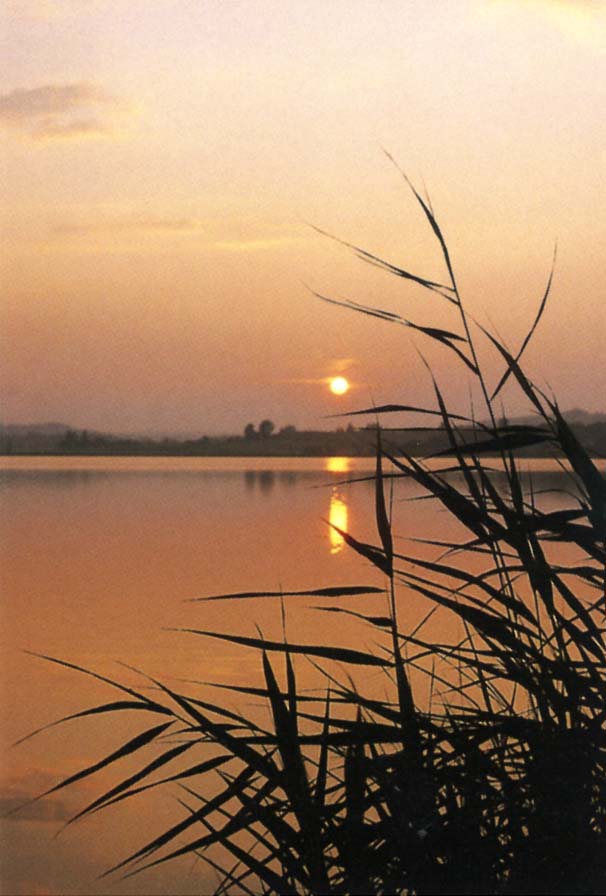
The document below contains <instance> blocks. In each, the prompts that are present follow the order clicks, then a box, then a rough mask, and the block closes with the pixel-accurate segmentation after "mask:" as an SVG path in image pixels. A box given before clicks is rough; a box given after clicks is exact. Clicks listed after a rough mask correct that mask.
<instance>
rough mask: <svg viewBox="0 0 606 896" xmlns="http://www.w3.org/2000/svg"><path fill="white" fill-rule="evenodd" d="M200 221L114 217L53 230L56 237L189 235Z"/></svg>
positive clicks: (199, 225) (64, 225)
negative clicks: (147, 234) (144, 234)
mask: <svg viewBox="0 0 606 896" xmlns="http://www.w3.org/2000/svg"><path fill="white" fill-rule="evenodd" d="M201 227H202V225H201V223H200V221H198V220H196V219H195V218H168V217H146V216H143V215H141V216H133V217H128V216H126V217H116V218H102V217H101V218H98V219H96V220H92V221H84V222H80V223H74V224H58V225H57V226H56V227H54V228H53V233H54V234H55V235H56V236H86V235H87V234H121V233H135V232H136V233H191V232H193V231H196V230H200V229H201Z"/></svg>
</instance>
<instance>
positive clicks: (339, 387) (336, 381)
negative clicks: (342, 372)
mask: <svg viewBox="0 0 606 896" xmlns="http://www.w3.org/2000/svg"><path fill="white" fill-rule="evenodd" d="M348 389H349V383H348V382H347V380H346V379H345V377H344V376H335V377H334V378H333V379H332V380H331V381H330V391H331V392H332V393H333V395H345V393H346V392H347V391H348Z"/></svg>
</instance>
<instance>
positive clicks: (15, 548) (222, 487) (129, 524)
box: [0, 457, 562, 896]
mask: <svg viewBox="0 0 606 896" xmlns="http://www.w3.org/2000/svg"><path fill="white" fill-rule="evenodd" d="M522 465H523V467H528V468H529V469H532V470H533V471H534V473H535V474H536V481H537V483H538V484H540V485H541V486H542V487H543V488H546V489H549V488H551V487H553V486H554V485H557V484H559V483H560V481H561V475H562V474H560V473H558V472H557V468H556V467H555V466H554V465H553V463H552V462H550V461H543V460H533V461H524V462H523V464H522ZM372 471H373V461H372V460H370V459H351V458H313V459H311V458H288V459H276V458H267V459H265V458H252V459H247V458H230V459H228V458H199V459H198V458H15V457H12V458H3V459H1V460H0V494H1V501H2V537H1V540H0V552H1V557H0V559H1V561H2V566H1V569H2V572H1V586H2V598H3V599H2V608H3V609H2V638H3V657H4V659H3V697H4V700H3V704H4V718H3V735H2V738H3V743H2V772H3V791H2V804H3V807H4V810H5V811H6V810H8V809H11V808H13V807H14V806H16V805H17V804H18V803H21V802H23V801H24V800H26V799H28V798H31V797H32V796H35V795H36V794H38V793H40V792H42V791H44V790H46V789H48V788H49V787H51V786H52V785H53V784H55V783H57V782H58V781H59V780H60V779H61V778H62V777H66V776H67V775H69V774H71V773H72V772H74V771H75V770H77V769H78V768H80V767H81V766H82V765H84V764H86V763H87V762H92V761H94V760H95V759H98V758H100V757H101V756H102V755H104V754H105V753H109V752H111V750H113V749H115V748H116V747H117V746H119V745H120V744H121V743H122V741H123V739H124V732H125V731H128V730H129V728H128V725H129V722H128V721H122V722H121V721H120V720H114V719H111V718H109V717H107V716H105V717H99V718H96V719H95V718H93V719H84V720H78V721H72V722H68V723H66V724H65V725H64V726H61V727H60V728H58V729H55V730H51V731H49V732H45V733H42V734H40V735H38V736H37V737H35V738H33V739H31V740H28V741H27V742H25V743H24V744H22V745H21V746H18V747H13V748H11V747H10V744H11V743H12V742H13V741H15V740H17V739H18V738H21V737H23V736H24V735H25V734H27V733H28V732H30V731H31V730H33V729H34V728H37V727H39V726H42V725H45V724H48V723H50V722H52V721H53V720H55V719H57V718H59V717H60V716H62V715H66V714H68V713H72V712H77V711H79V710H81V709H84V708H86V707H88V706H92V705H94V704H95V703H102V702H106V701H108V700H111V699H115V696H116V692H115V691H112V690H111V689H109V688H108V687H107V686H104V685H102V684H100V683H99V682H98V681H95V680H94V679H92V678H89V677H85V676H83V675H81V674H78V673H76V672H73V671H69V670H67V669H63V668H59V667H57V666H54V665H51V664H49V663H47V662H44V661H42V660H40V659H37V658H35V657H32V656H31V655H29V654H27V653H24V652H23V651H31V652H35V653H43V654H47V655H51V656H53V657H57V658H60V659H62V660H66V661H69V662H72V663H75V664H78V665H82V666H85V667H87V668H90V669H94V670H95V671H96V672H99V673H102V674H105V675H108V676H110V677H115V678H119V679H120V680H121V681H125V682H128V683H130V684H133V683H136V686H137V687H141V686H143V687H148V686H149V682H147V681H145V680H142V679H141V678H140V677H138V675H137V673H136V672H134V671H132V670H128V669H125V668H124V667H121V666H120V665H119V663H120V662H124V663H128V664H129V665H130V666H133V667H136V668H137V669H139V670H142V671H143V672H145V673H147V674H149V675H151V676H156V677H158V678H160V679H162V680H164V681H166V682H167V683H169V684H170V683H174V682H175V681H176V680H177V679H187V680H190V681H194V682H210V681H214V682H224V683H228V684H234V685H238V684H239V685H242V684H248V683H251V682H260V671H261V670H260V656H259V655H258V653H257V652H256V651H252V650H249V649H247V648H241V647H238V646H236V645H227V644H226V645H224V644H221V643H220V642H218V641H215V640H210V639H208V638H203V637H200V636H196V635H192V634H189V633H184V632H179V631H170V629H179V628H196V629H208V630H214V631H220V632H229V633H235V634H243V635H252V636H255V635H256V634H257V629H256V625H258V626H259V627H260V629H261V630H262V631H263V634H264V635H265V636H267V637H278V638H279V637H281V620H280V606H279V602H278V601H277V600H276V599H253V600H250V601H237V602H236V601H234V602H231V603H222V602H216V603H214V602H211V603H203V602H200V603H196V602H191V599H192V598H197V597H203V596H208V595H214V594H223V593H229V592H239V591H251V590H253V591H260V590H263V589H267V590H268V591H279V590H294V589H311V588H317V587H326V586H332V585H343V584H347V585H364V584H368V585H375V586H376V585H379V586H382V585H383V582H382V577H381V575H380V574H379V573H378V571H377V570H375V569H374V568H372V567H370V565H369V564H368V563H367V562H366V561H364V560H362V559H361V558H360V557H359V556H357V555H356V554H355V553H353V552H352V551H351V550H350V549H349V548H347V547H346V546H345V545H344V544H343V540H342V538H341V537H340V536H339V534H338V533H337V532H336V531H335V530H334V529H331V527H330V526H329V525H328V522H332V523H333V524H334V525H336V526H338V527H339V528H343V529H348V530H349V531H351V532H352V534H354V535H355V536H356V537H357V538H359V539H360V540H362V541H369V542H371V543H373V542H375V541H376V535H375V528H374V491H373V485H372V482H368V481H367V482H357V483H347V482H346V481H345V480H347V479H349V478H359V477H364V476H368V475H372ZM418 496H419V493H418V491H417V490H416V489H415V487H414V486H413V485H411V484H410V483H409V482H404V483H398V487H397V489H396V491H395V495H394V519H395V525H394V531H395V533H396V534H397V535H398V540H397V541H396V550H400V551H402V552H410V553H415V552H416V553H417V554H420V553H421V552H423V551H427V550H428V549H427V548H426V547H424V546H421V545H418V544H414V543H411V542H410V541H408V540H407V539H410V538H413V537H419V536H423V537H426V536H427V537H436V538H441V539H449V538H459V537H461V540H462V538H463V536H464V530H462V529H460V528H458V527H457V528H455V527H453V525H452V523H451V521H450V520H449V518H448V516H446V515H445V514H444V513H440V512H439V511H438V510H437V509H436V506H435V504H434V502H432V501H425V500H423V501H415V500H411V499H414V498H416V497H418ZM544 500H545V501H546V502H547V503H548V504H549V503H550V502H551V501H552V500H553V499H552V498H551V497H550V496H549V495H547V496H546V497H545V498H544ZM399 600H400V606H399V613H400V624H401V627H402V628H405V627H406V626H407V625H410V627H411V628H412V627H413V626H414V625H415V624H416V623H417V622H418V621H419V620H420V619H421V618H422V617H423V615H424V613H425V612H426V610H427V609H428V607H427V603H426V602H424V600H423V598H420V597H415V596H413V595H410V594H406V595H400V598H399ZM320 603H322V601H320V600H319V599H318V598H295V599H293V600H291V601H290V602H288V603H287V618H286V626H287V634H288V637H289V639H290V640H291V641H293V642H301V643H314V642H315V643H324V644H328V643H331V644H339V645H342V646H357V647H361V648H364V647H372V645H373V644H374V643H375V642H376V641H377V640H378V638H379V636H378V635H377V634H376V629H371V628H369V627H368V626H366V625H364V624H363V623H359V622H356V621H353V620H352V621H345V622H344V620H347V617H345V616H343V615H342V614H330V613H319V612H318V611H315V610H313V607H314V605H317V604H320ZM324 603H325V602H324ZM340 605H343V604H340ZM348 606H351V607H352V608H353V609H356V610H358V611H367V610H369V608H370V611H371V612H375V613H379V614H384V612H385V599H384V597H383V596H381V595H378V596H365V597H356V598H355V599H352V600H350V601H349V603H348ZM452 625H453V623H452V620H451V619H449V618H448V614H443V615H441V616H440V614H436V618H435V619H433V620H432V623H431V626H432V628H431V629H430V632H431V634H432V636H433V637H447V636H450V635H452ZM297 673H298V675H299V680H300V682H301V683H302V686H308V687H312V686H316V685H317V684H318V683H319V682H318V673H317V672H316V671H315V670H314V669H313V668H312V667H311V666H310V665H309V664H308V663H307V662H306V661H305V660H304V659H303V658H300V659H299V661H298V663H297ZM364 676H365V681H364V684H365V686H366V685H367V686H368V687H369V688H370V689H372V688H374V687H383V685H384V678H383V677H382V676H383V673H382V672H381V671H378V672H376V671H373V670H371V671H365V672H364ZM181 686H182V687H188V688H189V689H190V692H191V693H196V695H198V696H200V694H201V693H204V694H205V696H206V698H207V699H208V695H209V694H212V697H211V698H210V699H214V700H215V701H225V700H229V701H230V702H234V705H239V706H240V707H241V706H242V699H241V698H238V697H234V696H232V695H228V696H225V694H226V692H222V691H217V690H214V689H211V688H210V687H208V686H206V685H204V684H191V685H183V684H181ZM217 695H218V696H217ZM238 701H239V702H238ZM253 711H259V710H256V709H254V710H253ZM106 780H107V781H109V780H115V779H110V778H107V779H105V778H102V779H101V782H100V784H99V785H95V783H94V779H93V783H88V782H83V783H82V784H81V785H80V786H79V787H77V788H75V789H74V790H72V789H71V788H69V789H68V790H66V791H65V792H61V793H60V794H57V795H56V796H53V797H50V798H48V799H46V800H44V801H41V802H39V803H34V804H32V805H31V806H29V807H27V808H26V809H24V810H23V811H22V812H21V813H19V814H16V815H12V816H11V817H10V819H9V820H5V822H4V823H3V826H4V843H5V847H4V857H3V868H2V872H1V874H0V877H1V879H2V881H3V884H4V890H5V892H7V893H11V894H13V893H14V894H15V896H18V894H34V893H37V894H42V893H47V894H66V896H67V894H90V896H94V894H101V893H108V892H112V893H116V894H143V893H145V894H162V893H165V894H176V893H179V894H183V896H187V894H194V893H197V894H199V893H200V892H207V891H208V889H207V888H208V886H210V884H208V883H207V884H205V883H204V881H209V878H208V871H207V870H206V869H205V868H204V866H203V865H202V864H201V863H200V862H197V864H196V865H195V866H194V865H193V864H192V862H191V861H188V860H185V861H182V862H177V863H175V864H173V865H172V866H170V865H169V866H162V867H161V868H159V869H157V870H154V871H152V872H148V873H146V874H144V875H141V876H140V877H135V878H133V879H130V880H128V881H124V882H121V881H120V880H119V879H117V878H116V879H115V880H113V882H112V883H111V884H109V883H108V882H107V881H98V880H96V878H97V876H98V875H99V874H100V873H101V872H102V871H104V870H105V869H106V868H107V867H109V866H110V865H111V864H113V863H114V862H115V861H117V860H119V859H121V858H124V857H125V855H126V854H127V853H129V852H132V851H134V850H135V849H136V848H137V847H138V846H141V845H142V843H143V842H144V841H145V839H146V838H149V837H151V836H153V835H154V834H155V833H159V832H160V831H161V830H163V829H164V828H165V827H166V826H167V825H168V824H170V823H171V822H172V821H176V820H178V819H179V818H180V817H181V814H182V810H181V809H180V808H179V807H178V806H177V805H176V803H174V802H173V801H172V800H171V798H170V796H168V795H166V796H164V797H163V796H162V795H161V794H160V793H159V792H158V793H156V794H155V795H153V794H151V795H150V796H149V798H141V801H140V802H139V803H138V804H137V805H135V800H132V801H129V802H127V803H124V804H121V805H120V806H118V807H116V808H115V810H114V809H113V808H112V809H110V810H108V812H107V813H103V812H101V813H99V814H97V815H95V816H93V817H92V818H89V819H87V820H85V821H83V822H82V823H78V824H75V825H73V826H72V827H70V828H69V829H68V830H66V831H65V832H63V833H61V835H60V836H59V837H57V838H55V834H56V833H57V832H58V831H59V830H60V829H61V827H62V825H63V823H64V821H65V820H66V819H67V818H69V817H70V815H71V814H73V813H74V812H76V811H78V809H79V808H82V807H83V806H84V805H86V803H87V802H90V801H91V800H92V799H93V798H94V796H96V795H98V794H99V793H100V792H101V791H100V789H99V788H100V787H101V786H102V784H103V782H104V781H106ZM108 786H109V785H108Z"/></svg>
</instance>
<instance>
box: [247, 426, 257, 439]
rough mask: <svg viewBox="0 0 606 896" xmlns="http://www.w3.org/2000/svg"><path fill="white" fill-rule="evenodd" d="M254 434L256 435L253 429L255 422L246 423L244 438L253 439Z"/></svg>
mask: <svg viewBox="0 0 606 896" xmlns="http://www.w3.org/2000/svg"><path fill="white" fill-rule="evenodd" d="M256 435H257V433H256V431H255V424H254V423H247V424H246V426H245V427H244V438H245V439H254V437H255V436H256Z"/></svg>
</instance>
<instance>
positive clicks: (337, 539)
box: [328, 488, 347, 554]
mask: <svg viewBox="0 0 606 896" xmlns="http://www.w3.org/2000/svg"><path fill="white" fill-rule="evenodd" d="M328 519H329V522H330V524H331V525H330V528H329V530H328V531H329V537H330V553H331V554H338V553H339V551H340V550H342V548H343V545H344V544H345V540H344V538H343V536H342V535H341V534H340V533H339V532H337V530H336V529H333V526H337V527H338V528H339V529H341V530H342V531H344V532H346V531H347V504H346V503H345V499H344V498H343V497H342V496H341V495H340V494H339V492H338V491H337V489H336V488H334V489H333V491H332V494H331V496H330V509H329V511H328Z"/></svg>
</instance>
